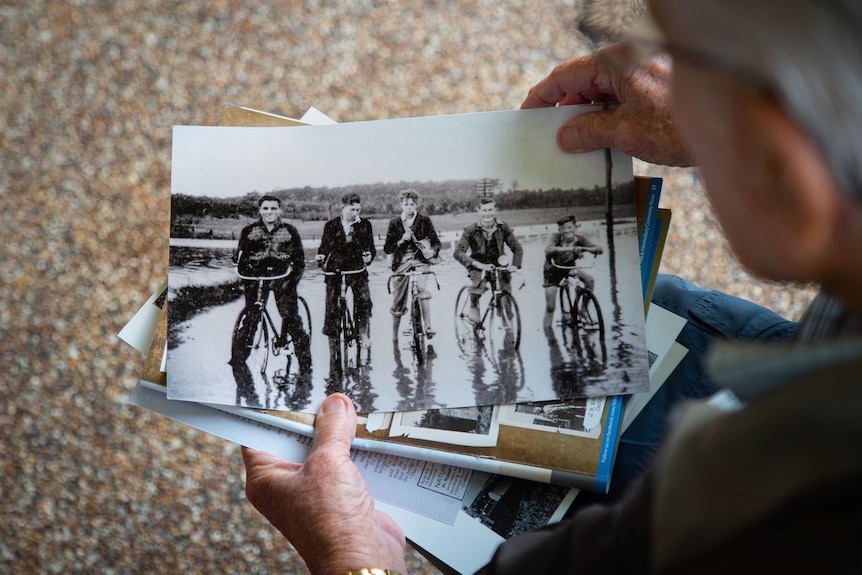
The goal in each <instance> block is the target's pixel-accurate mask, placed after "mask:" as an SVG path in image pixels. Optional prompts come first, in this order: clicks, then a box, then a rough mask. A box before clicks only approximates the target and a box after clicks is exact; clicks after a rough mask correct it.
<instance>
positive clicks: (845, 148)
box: [685, 0, 862, 202]
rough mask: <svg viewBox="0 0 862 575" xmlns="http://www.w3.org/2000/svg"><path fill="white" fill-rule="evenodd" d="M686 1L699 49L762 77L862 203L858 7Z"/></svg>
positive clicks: (845, 2) (825, 1)
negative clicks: (700, 32)
mask: <svg viewBox="0 0 862 575" xmlns="http://www.w3.org/2000/svg"><path fill="white" fill-rule="evenodd" d="M685 1H686V3H687V4H688V6H686V8H685V9H690V10H691V12H690V13H691V14H692V15H693V17H694V18H695V19H696V20H698V22H697V26H698V29H699V30H702V31H703V35H701V36H700V40H699V41H700V42H701V45H702V48H703V49H704V50H706V51H708V52H709V53H710V54H714V55H715V56H717V57H719V58H721V59H726V60H728V61H729V62H733V63H734V64H736V65H739V66H741V67H743V68H745V69H746V70H750V71H751V72H752V73H753V74H754V75H756V76H757V77H759V78H762V79H763V81H764V82H765V83H766V85H768V86H769V87H770V88H771V89H772V90H773V92H774V95H775V97H776V98H777V100H778V101H779V103H780V104H781V106H782V107H783V108H784V110H785V111H786V112H787V113H788V114H789V115H790V116H791V117H792V118H794V119H795V120H796V121H797V122H799V124H800V126H801V127H802V128H803V129H804V130H805V131H806V132H807V133H808V135H809V136H810V137H811V138H812V140H813V141H814V143H815V145H816V146H817V147H818V148H819V149H820V150H821V152H822V153H823V155H824V157H825V158H826V160H827V162H829V164H830V167H831V168H832V173H833V175H834V176H835V178H836V179H837V180H838V183H839V184H840V185H841V186H842V188H843V189H844V190H845V191H846V192H847V194H848V195H850V196H851V197H852V198H853V199H854V200H855V201H857V202H860V201H862V33H860V30H862V2H860V1H859V0H685Z"/></svg>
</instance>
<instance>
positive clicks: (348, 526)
mask: <svg viewBox="0 0 862 575" xmlns="http://www.w3.org/2000/svg"><path fill="white" fill-rule="evenodd" d="M314 429H315V438H314V446H313V448H312V450H311V454H310V455H309V456H308V459H307V460H306V461H305V463H303V464H302V465H300V464H298V463H288V462H287V461H283V460H281V459H279V458H277V457H275V456H273V455H269V454H267V453H264V452H262V451H253V450H251V449H248V448H245V447H243V450H242V456H243V460H244V461H245V467H246V475H247V478H246V488H245V491H246V496H247V497H248V500H249V501H251V503H252V505H254V506H255V507H256V508H257V510H258V511H260V512H261V513H262V514H263V516H264V517H266V518H267V519H268V520H269V521H270V523H272V524H273V525H274V526H275V527H276V528H277V529H278V530H279V531H281V533H282V534H283V535H284V536H285V537H286V538H287V539H288V540H289V541H290V542H291V543H292V544H293V546H294V547H295V548H296V550H297V551H298V552H299V554H300V555H302V558H303V559H305V562H306V564H307V565H308V567H309V569H310V570H311V572H312V573H316V574H325V575H331V574H333V573H343V572H346V571H350V570H352V569H361V568H363V567H369V568H371V567H379V568H385V569H394V570H396V571H398V572H401V573H406V572H407V568H406V566H405V563H404V548H405V540H404V534H403V533H402V531H401V529H400V528H399V527H398V525H397V524H396V523H395V522H394V521H393V520H392V518H391V517H389V516H388V515H386V514H385V513H382V512H380V511H376V510H375V509H374V499H373V498H372V497H371V494H370V493H369V491H368V486H367V485H366V484H365V481H364V480H363V479H362V476H361V475H360V474H359V470H358V469H356V466H355V465H354V464H353V462H352V461H351V460H350V443H351V441H353V437H354V435H355V433H356V411H354V408H353V403H352V402H351V401H350V399H348V398H347V397H346V396H344V395H342V394H340V393H339V394H334V395H332V396H330V397H328V398H327V399H326V400H325V401H324V402H323V405H322V406H321V409H320V412H319V413H318V415H317V419H316V420H315V425H314Z"/></svg>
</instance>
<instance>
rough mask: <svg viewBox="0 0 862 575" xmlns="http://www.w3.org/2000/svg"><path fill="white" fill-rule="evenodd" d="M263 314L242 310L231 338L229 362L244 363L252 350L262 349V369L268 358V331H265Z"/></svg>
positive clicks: (264, 367)
mask: <svg viewBox="0 0 862 575" xmlns="http://www.w3.org/2000/svg"><path fill="white" fill-rule="evenodd" d="M264 322H265V320H264V318H263V314H256V313H252V312H249V311H248V310H246V309H244V310H242V311H241V312H240V314H239V316H238V317H237V318H236V323H235V324H234V328H233V335H232V336H231V346H230V350H231V362H232V363H233V362H239V363H242V362H245V361H246V360H247V359H248V357H249V355H251V352H252V350H253V349H260V348H264V350H265V353H264V356H263V368H261V369H266V360H267V357H268V356H269V353H268V351H269V330H267V329H266V325H265V323H264Z"/></svg>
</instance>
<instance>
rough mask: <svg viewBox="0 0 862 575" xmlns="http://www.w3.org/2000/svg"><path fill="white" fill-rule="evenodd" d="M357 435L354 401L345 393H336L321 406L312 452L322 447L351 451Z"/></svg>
mask: <svg viewBox="0 0 862 575" xmlns="http://www.w3.org/2000/svg"><path fill="white" fill-rule="evenodd" d="M355 436H356V410H355V409H354V408H353V401H351V400H350V398H349V397H347V396H346V395H344V394H341V393H334V394H332V395H330V396H329V397H327V398H326V399H325V400H324V401H323V404H321V406H320V411H319V412H318V413H317V417H316V418H315V420H314V446H313V447H312V453H313V452H314V451H317V450H319V449H322V448H326V449H333V448H334V449H339V450H343V453H344V454H347V453H348V452H349V451H350V444H351V443H352V442H353V438H354V437H355Z"/></svg>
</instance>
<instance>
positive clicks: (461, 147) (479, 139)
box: [171, 106, 632, 197]
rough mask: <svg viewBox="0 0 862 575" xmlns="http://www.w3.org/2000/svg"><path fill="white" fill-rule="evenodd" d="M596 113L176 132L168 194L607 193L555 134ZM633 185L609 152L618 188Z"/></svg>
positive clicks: (571, 109)
mask: <svg viewBox="0 0 862 575" xmlns="http://www.w3.org/2000/svg"><path fill="white" fill-rule="evenodd" d="M591 109H596V108H595V107H584V106H567V107H562V108H545V109H537V110H511V111H503V112H482V113H475V114H459V115H451V116H431V117H424V118H407V119H396V120H378V121H374V122H353V123H345V124H335V125H328V126H309V127H305V126H302V127H284V128H225V127H212V126H175V127H174V132H173V152H172V167H171V192H172V193H182V194H190V195H195V196H200V195H207V196H215V197H231V196H242V195H245V194H246V193H248V192H258V193H265V192H271V191H274V190H278V189H290V188H296V187H304V186H313V187H318V186H321V187H332V186H343V185H350V184H368V183H386V182H399V181H428V180H449V179H479V178H499V179H500V180H501V181H502V184H503V189H509V188H510V187H511V184H512V182H513V181H516V182H518V187H520V188H531V189H550V188H577V187H582V186H590V187H591V186H593V185H596V184H599V185H604V181H605V166H604V152H602V151H599V152H593V153H589V154H577V155H571V154H565V153H563V152H561V151H560V150H559V149H558V148H557V145H556V132H557V129H558V128H559V126H560V125H562V124H563V123H565V122H566V121H567V120H568V119H569V118H571V117H573V116H574V115H576V114H578V113H582V112H584V111H589V110H591ZM631 179H632V162H631V159H630V158H629V157H628V156H625V155H623V154H620V153H617V152H615V153H614V173H613V180H614V182H615V183H617V182H623V181H630V180H631Z"/></svg>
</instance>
